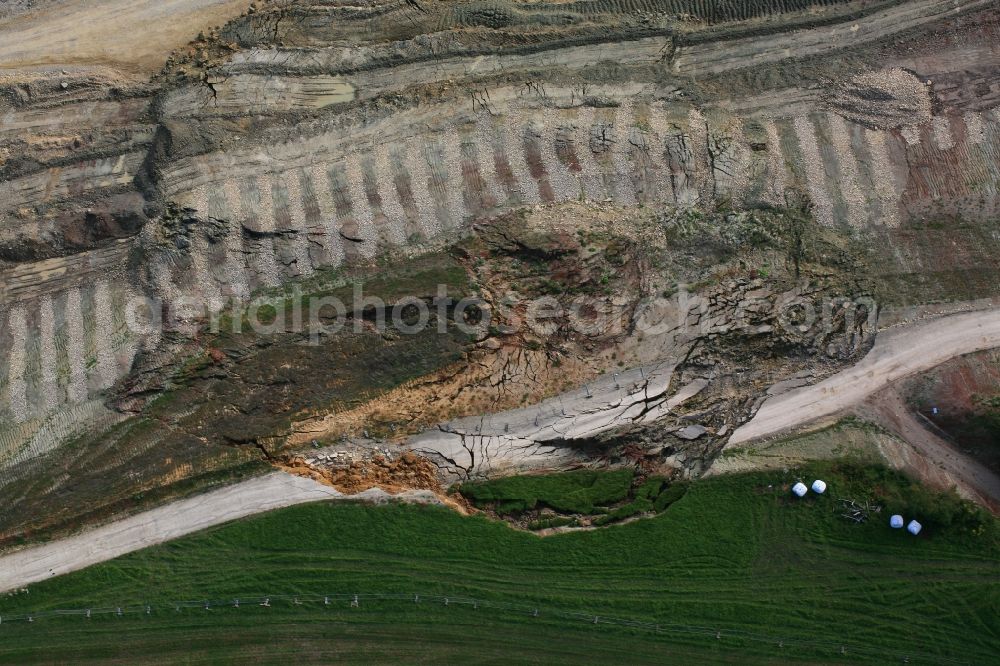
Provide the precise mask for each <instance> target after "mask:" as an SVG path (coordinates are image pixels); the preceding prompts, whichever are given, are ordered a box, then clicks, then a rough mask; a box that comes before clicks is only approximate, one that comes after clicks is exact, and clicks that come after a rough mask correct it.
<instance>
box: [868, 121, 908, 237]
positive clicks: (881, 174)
mask: <svg viewBox="0 0 1000 666" xmlns="http://www.w3.org/2000/svg"><path fill="white" fill-rule="evenodd" d="M865 136H866V137H867V138H868V148H869V150H870V152H871V156H872V168H871V170H872V174H873V176H874V178H875V195H876V196H877V197H878V201H879V207H880V213H881V219H880V221H881V223H882V224H884V225H885V226H887V227H898V226H899V222H900V220H899V198H900V193H899V192H898V191H897V190H896V179H895V178H894V177H893V172H892V161H891V160H890V159H889V146H888V144H887V141H888V135H887V133H886V132H882V131H880V130H870V129H866V130H865Z"/></svg>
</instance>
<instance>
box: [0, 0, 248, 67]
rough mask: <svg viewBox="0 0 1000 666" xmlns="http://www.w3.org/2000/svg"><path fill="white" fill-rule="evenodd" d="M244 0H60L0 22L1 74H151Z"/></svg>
mask: <svg viewBox="0 0 1000 666" xmlns="http://www.w3.org/2000/svg"><path fill="white" fill-rule="evenodd" d="M249 5H250V2H249V0H63V1H61V2H51V3H45V4H42V5H40V6H39V7H38V8H37V9H34V10H31V11H28V12H26V13H24V14H20V15H17V16H14V17H13V18H10V19H8V20H6V21H3V22H0V71H2V70H4V69H28V68H35V67H45V66H59V65H67V66H81V65H103V66H111V67H114V68H116V69H120V70H122V71H125V72H130V73H136V74H141V73H151V72H154V71H156V70H158V69H160V67H161V66H162V65H163V63H164V61H165V60H166V58H167V55H168V54H169V53H170V51H171V50H173V49H175V48H177V47H180V46H183V45H185V44H187V43H188V42H189V41H191V40H192V39H194V38H195V37H196V36H197V35H198V33H199V32H200V31H202V30H205V29H207V28H209V27H211V26H216V25H222V24H224V23H225V22H226V21H227V20H229V19H230V18H233V17H234V16H238V15H240V14H241V13H243V12H244V11H246V9H247V7H249Z"/></svg>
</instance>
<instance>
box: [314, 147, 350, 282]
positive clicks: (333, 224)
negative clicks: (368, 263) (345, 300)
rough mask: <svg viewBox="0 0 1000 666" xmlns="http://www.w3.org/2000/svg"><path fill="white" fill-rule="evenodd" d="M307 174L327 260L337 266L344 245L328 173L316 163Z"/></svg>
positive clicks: (342, 258)
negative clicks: (317, 211) (316, 209)
mask: <svg viewBox="0 0 1000 666" xmlns="http://www.w3.org/2000/svg"><path fill="white" fill-rule="evenodd" d="M309 175H310V177H311V178H310V179H311V181H312V190H313V194H315V195H316V205H317V206H318V207H319V216H320V220H321V222H322V232H323V233H322V237H323V243H324V245H325V247H326V256H327V261H329V263H330V265H331V266H339V265H340V264H342V263H344V246H343V243H342V242H341V239H340V231H339V226H338V224H337V205H336V204H335V203H334V201H333V192H332V191H331V189H330V188H331V187H332V185H331V183H330V174H329V173H328V172H327V169H326V166H325V165H322V164H317V165H315V166H313V167H312V169H310V171H309Z"/></svg>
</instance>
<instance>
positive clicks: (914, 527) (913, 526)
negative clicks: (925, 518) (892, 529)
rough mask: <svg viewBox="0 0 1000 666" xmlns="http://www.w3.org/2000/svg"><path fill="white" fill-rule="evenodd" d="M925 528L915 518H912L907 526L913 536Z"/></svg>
mask: <svg viewBox="0 0 1000 666" xmlns="http://www.w3.org/2000/svg"><path fill="white" fill-rule="evenodd" d="M923 528H924V526H923V525H921V524H920V523H918V522H917V521H915V520H911V521H910V524H909V525H907V526H906V531H908V532H909V533H910V534H912V535H913V536H916V535H918V534H920V530H922V529H923Z"/></svg>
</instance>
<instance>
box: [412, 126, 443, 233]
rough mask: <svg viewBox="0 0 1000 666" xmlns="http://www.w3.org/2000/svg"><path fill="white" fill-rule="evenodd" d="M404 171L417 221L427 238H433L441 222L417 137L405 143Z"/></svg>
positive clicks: (421, 145) (425, 161) (424, 156)
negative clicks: (407, 175)
mask: <svg viewBox="0 0 1000 666" xmlns="http://www.w3.org/2000/svg"><path fill="white" fill-rule="evenodd" d="M406 172H407V173H408V174H410V191H411V192H412V194H413V206H414V207H415V208H416V209H417V223H418V224H419V225H420V227H421V229H423V230H424V235H425V236H427V238H434V237H436V236H437V235H438V234H440V233H441V222H440V221H439V220H438V218H437V206H436V205H435V204H434V197H432V196H431V189H430V168H429V167H428V165H427V155H426V153H425V151H424V144H423V142H422V141H421V140H419V139H412V140H410V141H408V142H407V143H406Z"/></svg>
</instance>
